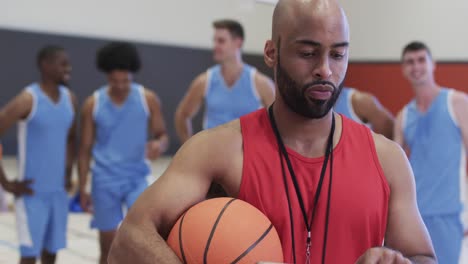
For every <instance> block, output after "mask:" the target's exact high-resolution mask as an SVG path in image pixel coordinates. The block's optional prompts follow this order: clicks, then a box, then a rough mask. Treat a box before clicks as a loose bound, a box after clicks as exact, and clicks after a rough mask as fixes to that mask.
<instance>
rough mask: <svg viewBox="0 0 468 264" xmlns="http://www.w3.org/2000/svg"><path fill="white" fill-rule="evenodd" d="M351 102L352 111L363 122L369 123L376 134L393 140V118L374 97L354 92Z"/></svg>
mask: <svg viewBox="0 0 468 264" xmlns="http://www.w3.org/2000/svg"><path fill="white" fill-rule="evenodd" d="M351 100H352V104H353V108H354V111H355V112H356V114H357V116H358V117H359V118H360V119H361V120H362V121H363V122H365V123H369V124H370V125H371V126H372V130H374V131H375V132H376V133H378V134H382V135H384V136H385V137H387V138H389V139H392V138H393V116H392V114H391V113H390V112H389V111H388V110H387V109H386V108H385V107H383V106H382V105H381V104H380V102H379V100H378V99H377V98H376V97H375V96H373V95H371V94H369V93H365V92H359V91H356V92H354V94H353V97H352V99H351Z"/></svg>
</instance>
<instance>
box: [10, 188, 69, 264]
mask: <svg viewBox="0 0 468 264" xmlns="http://www.w3.org/2000/svg"><path fill="white" fill-rule="evenodd" d="M15 208H16V209H15V211H16V226H17V231H18V237H19V244H20V253H21V256H22V257H39V256H40V255H41V253H42V251H43V250H46V251H47V252H49V253H52V254H55V253H57V251H58V250H60V249H62V248H65V247H66V232H67V217H68V196H67V193H66V192H65V191H63V192H53V193H36V194H34V195H31V196H21V197H19V198H17V199H16V201H15Z"/></svg>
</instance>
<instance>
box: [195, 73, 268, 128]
mask: <svg viewBox="0 0 468 264" xmlns="http://www.w3.org/2000/svg"><path fill="white" fill-rule="evenodd" d="M255 72H256V69H255V68H253V67H251V66H249V65H247V64H244V68H243V70H242V73H241V75H240V77H239V79H238V80H237V81H236V82H235V83H234V85H233V86H232V87H228V86H227V85H226V82H225V81H224V78H223V75H222V73H221V66H220V65H216V66H214V67H212V68H210V69H208V71H207V75H208V80H207V87H206V94H205V108H206V110H205V118H204V122H203V128H204V129H208V128H213V127H216V126H219V125H222V124H225V123H227V122H229V121H232V120H234V119H237V118H239V117H241V116H243V115H246V114H248V113H251V112H253V111H255V110H257V109H259V108H261V107H262V102H261V100H260V97H259V95H258V93H257V90H256V88H255V80H254V76H255Z"/></svg>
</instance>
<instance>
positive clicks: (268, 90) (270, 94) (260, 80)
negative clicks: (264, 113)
mask: <svg viewBox="0 0 468 264" xmlns="http://www.w3.org/2000/svg"><path fill="white" fill-rule="evenodd" d="M255 88H256V89H257V92H258V95H259V96H260V100H262V105H263V106H264V107H268V106H270V105H271V104H272V103H273V101H274V100H275V85H274V84H273V81H272V80H270V78H268V77H267V76H265V75H264V74H261V73H259V72H256V73H255Z"/></svg>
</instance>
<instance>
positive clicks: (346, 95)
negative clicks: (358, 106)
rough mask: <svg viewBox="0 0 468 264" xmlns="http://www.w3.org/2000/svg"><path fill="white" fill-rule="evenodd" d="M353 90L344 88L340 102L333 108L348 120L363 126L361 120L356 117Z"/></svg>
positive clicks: (339, 98)
mask: <svg viewBox="0 0 468 264" xmlns="http://www.w3.org/2000/svg"><path fill="white" fill-rule="evenodd" d="M354 91H355V90H354V89H353V88H347V87H343V89H342V90H341V94H340V97H338V100H337V101H336V103H335V106H334V107H333V110H334V111H335V112H337V113H340V114H343V115H344V116H346V117H347V118H349V119H351V120H353V121H355V122H358V123H360V124H363V122H362V121H361V119H360V118H359V117H358V116H357V115H356V113H355V112H354V109H353V104H352V101H351V99H352V96H353V93H354Z"/></svg>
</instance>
